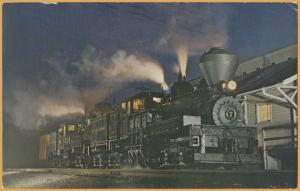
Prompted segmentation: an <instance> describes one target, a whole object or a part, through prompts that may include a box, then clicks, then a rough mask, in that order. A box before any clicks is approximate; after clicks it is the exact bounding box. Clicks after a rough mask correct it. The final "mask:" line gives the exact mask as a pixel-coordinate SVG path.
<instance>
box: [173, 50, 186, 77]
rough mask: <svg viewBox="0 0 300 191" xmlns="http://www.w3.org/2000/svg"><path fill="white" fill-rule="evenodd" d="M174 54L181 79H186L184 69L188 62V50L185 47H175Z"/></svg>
mask: <svg viewBox="0 0 300 191" xmlns="http://www.w3.org/2000/svg"><path fill="white" fill-rule="evenodd" d="M176 54H177V59H178V63H179V68H180V72H181V74H182V77H186V67H187V61H188V48H187V47H186V46H178V47H176Z"/></svg>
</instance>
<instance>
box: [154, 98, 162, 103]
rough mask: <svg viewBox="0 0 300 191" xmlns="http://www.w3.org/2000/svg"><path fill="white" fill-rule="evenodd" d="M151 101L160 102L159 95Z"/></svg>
mask: <svg viewBox="0 0 300 191" xmlns="http://www.w3.org/2000/svg"><path fill="white" fill-rule="evenodd" d="M153 101H155V102H156V103H160V102H161V98H160V97H153Z"/></svg>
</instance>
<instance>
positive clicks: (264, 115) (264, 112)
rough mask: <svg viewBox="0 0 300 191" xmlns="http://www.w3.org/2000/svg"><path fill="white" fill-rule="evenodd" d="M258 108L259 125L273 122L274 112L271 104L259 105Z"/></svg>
mask: <svg viewBox="0 0 300 191" xmlns="http://www.w3.org/2000/svg"><path fill="white" fill-rule="evenodd" d="M256 107H257V123H260V122H264V121H271V120H272V110H271V105H270V104H258V105H256Z"/></svg>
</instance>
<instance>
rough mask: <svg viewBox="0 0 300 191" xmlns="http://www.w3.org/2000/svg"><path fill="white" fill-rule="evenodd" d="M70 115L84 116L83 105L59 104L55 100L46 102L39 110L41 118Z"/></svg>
mask: <svg viewBox="0 0 300 191" xmlns="http://www.w3.org/2000/svg"><path fill="white" fill-rule="evenodd" d="M71 113H81V114H84V107H83V105H82V104H81V103H79V102H74V103H72V102H68V103H60V102H56V101H55V100H46V101H45V102H44V103H43V104H41V106H40V109H39V114H40V115H41V116H47V115H48V116H62V115H66V114H71Z"/></svg>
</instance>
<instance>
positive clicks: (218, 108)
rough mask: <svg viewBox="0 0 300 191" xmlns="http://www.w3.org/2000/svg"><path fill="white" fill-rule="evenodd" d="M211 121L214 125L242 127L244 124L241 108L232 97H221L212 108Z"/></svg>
mask: <svg viewBox="0 0 300 191" xmlns="http://www.w3.org/2000/svg"><path fill="white" fill-rule="evenodd" d="M213 119H214V122H215V123H216V125H224V126H242V125H243V122H244V115H243V111H242V106H241V104H240V103H239V102H238V101H237V100H236V99H234V98H233V97H223V98H221V99H219V100H218V101H217V102H216V103H215V105H214V107H213Z"/></svg>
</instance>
